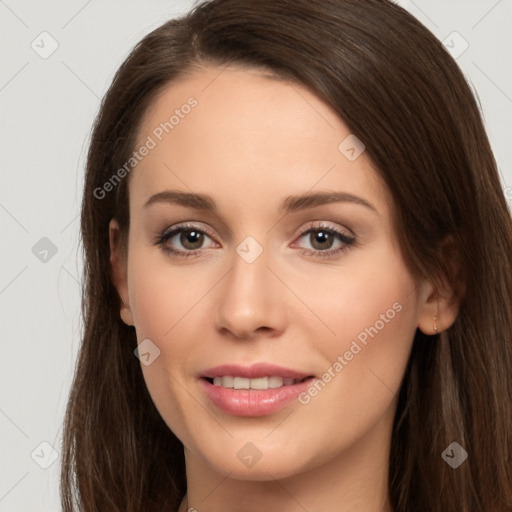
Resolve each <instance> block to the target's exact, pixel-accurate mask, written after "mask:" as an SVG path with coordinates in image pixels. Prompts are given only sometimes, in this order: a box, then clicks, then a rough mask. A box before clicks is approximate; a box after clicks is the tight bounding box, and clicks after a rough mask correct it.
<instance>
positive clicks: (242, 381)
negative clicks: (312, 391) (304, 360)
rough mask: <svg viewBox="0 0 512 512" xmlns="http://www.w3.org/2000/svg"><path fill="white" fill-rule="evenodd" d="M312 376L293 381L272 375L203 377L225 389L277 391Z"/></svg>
mask: <svg viewBox="0 0 512 512" xmlns="http://www.w3.org/2000/svg"><path fill="white" fill-rule="evenodd" d="M312 377H313V376H312V375H310V376H307V377H303V378H302V379H294V378H292V377H280V376H278V375H272V376H267V377H258V378H255V379H249V378H247V377H239V376H233V375H224V376H216V377H213V378H212V377H203V378H204V379H205V380H206V381H208V382H209V383H210V384H213V385H214V386H221V387H223V388H227V389H259V390H262V389H277V388H281V387H283V386H294V385H296V384H300V383H301V382H304V381H305V380H306V379H310V378H312Z"/></svg>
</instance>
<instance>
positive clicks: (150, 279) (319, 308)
mask: <svg viewBox="0 0 512 512" xmlns="http://www.w3.org/2000/svg"><path fill="white" fill-rule="evenodd" d="M221 70H222V68H216V67H204V68H201V69H199V70H197V71H195V72H194V73H193V74H191V75H190V76H188V77H187V78H182V79H181V80H180V81H179V82H175V83H172V84H171V85H169V86H168V87H167V88H166V89H165V90H164V91H163V93H162V94H160V95H159V97H158V98H157V99H156V101H155V102H154V103H153V104H152V106H151V108H150V109H149V110H148V112H147V113H146V116H145V118H144V120H143V123H142V125H141V129H140V131H139V134H138V141H139V144H137V147H139V146H140V145H141V144H142V143H143V142H144V141H145V140H146V138H147V136H148V135H151V133H152V131H153V130H154V129H155V127H157V126H158V125H159V124H160V123H161V122H163V121H165V120H167V119H169V115H170V113H172V110H174V109H175V108H179V107H180V106H181V105H183V104H184V103H186V101H187V99H188V98H189V97H191V96H193V97H194V98H196V99H197V101H198V105H197V106H196V107H195V108H194V109H192V111H191V112H190V114H188V115H187V116H185V117H184V118H183V119H181V120H180V123H179V124H178V125H177V126H175V128H174V129H173V131H172V132H171V133H170V134H168V135H166V136H165V137H164V138H163V140H162V141H161V142H159V143H158V144H157V146H156V147H155V148H154V149H152V150H151V151H150V153H149V154H148V155H147V156H146V157H145V158H144V159H143V160H142V161H141V162H140V163H139V164H138V165H137V166H136V168H135V169H134V170H133V171H132V173H131V174H130V177H129V179H130V183H129V197H130V199H129V201H130V218H131V221H130V229H129V240H128V258H127V260H125V259H123V257H122V253H121V251H120V249H119V245H118V242H117V240H118V236H117V235H118V225H117V222H116V221H115V219H113V220H112V221H111V224H110V240H111V263H112V269H113V275H114V279H115V284H116V287H117V290H118V292H119V295H120V297H121V299H122V301H123V303H124V304H125V307H123V309H122V310H121V317H122V319H123V321H124V322H125V323H126V324H128V325H133V326H134V328H135V330H136V334H137V340H138V343H141V342H142V341H143V340H145V339H150V340H151V341H152V343H154V344H155V345H156V346H157V347H158V348H159V350H160V356H159V357H158V358H156V359H155V360H154V361H153V362H152V363H151V364H150V365H148V366H145V365H142V364H141V368H142V372H143V376H144V379H145V382H146V384H147V386H148V390H149V392H150V394H151V397H152V399H153V401H154V403H155V405H156V407H157V409H158V411H159V412H160V414H161V416H162V418H163V419H164V421H165V422H166V424H167V425H168V426H169V428H170V429H171V430H172V431H173V432H174V433H175V434H176V435H177V437H178V438H179V439H180V440H181V441H182V442H183V444H184V447H185V458H186V472H187V483H188V496H187V498H188V502H186V501H185V500H184V502H183V503H182V506H181V510H197V511H199V512H202V511H208V512H217V511H222V512H230V511H233V512H234V511H237V512H239V511H240V510H244V511H245V512H252V511H261V510H266V509H267V510H280V511H281V512H292V511H293V512H295V511H303V510H304V509H305V510H308V511H319V510H322V511H326V512H329V511H337V512H339V511H351V512H354V511H365V512H371V511H379V512H380V511H383V510H391V508H390V505H389V500H388V495H387V483H388V482H387V472H388V457H389V451H390V440H391V430H392V424H393V418H394V414H395V410H396V405H397V392H398V390H399V387H400V384H401V381H402V378H403V375H404V371H405V368H406V364H407V361H408V358H409V354H410V350H411V346H412V341H413V338H414V334H415V331H416V329H417V328H420V329H421V330H422V331H423V332H425V333H427V334H433V332H434V327H433V325H434V317H437V320H436V322H437V327H438V332H441V331H442V330H444V329H447V328H448V327H449V326H450V325H451V324H452V323H453V321H454V320H455V317H456V314H457V306H456V305H455V304H454V303H453V301H452V300H451V295H450V293H451V292H450V290H442V291H440V290H438V293H436V291H435V290H434V287H433V285H432V284H431V282H430V281H429V280H427V279H423V280H418V279H415V278H414V277H413V276H412V274H411V273H410V272H409V270H408V269H407V267H406V265H405V263H404V260H403V257H402V255H401V252H400V249H399V244H398V237H397V233H396V232H395V229H394V226H393V225H392V220H391V219H392V208H393V203H392V201H391V198H390V196H389V194H388V192H387V189H386V187H385V185H384V183H383V182H382V181H381V179H380V178H379V176H378V174H377V172H376V170H375V169H374V167H373V165H372V162H371V161H370V159H369V157H368V156H367V154H366V153H365V152H363V153H362V154H361V155H360V156H359V157H358V158H357V159H356V160H355V161H349V160H348V159H347V158H346V157H345V156H344V155H343V154H342V153H341V152H340V151H339V149H338V146H339V144H340V142H341V141H343V140H344V139H345V138H346V137H347V136H348V135H349V134H350V130H349V129H348V128H347V126H346V125H345V124H344V123H343V121H342V120H341V119H340V118H339V117H338V116H337V115H336V113H335V112H334V111H333V110H332V109H331V108H330V107H329V106H328V105H327V104H326V103H324V102H323V101H322V100H321V99H320V98H318V97H317V96H316V95H314V94H313V93H312V92H310V91H309V90H308V89H306V88H304V87H302V86H300V85H298V84H291V83H286V82H284V81H279V80H275V79H270V78H268V77H266V76H264V75H263V74H262V73H261V72H260V71H257V70H248V69H242V68H237V67H229V68H224V69H223V71H222V72H221ZM219 73H220V74H219ZM206 86H207V87H206ZM166 189H172V190H180V191H184V192H195V193H204V194H208V195H210V196H211V197H212V198H213V199H214V201H215V202H216V203H217V205H218V211H217V213H215V214H213V213H211V212H205V211H201V210H195V209H192V208H190V207H186V206H182V205H176V204H171V203H166V204H164V203H155V204H153V205H152V206H150V207H144V204H145V202H146V201H147V200H148V198H149V197H151V196H152V195H153V194H156V193H158V192H161V191H163V190H166ZM319 191H322V192H326V191H343V192H346V193H349V194H353V195H354V196H358V197H360V198H363V199H364V200H366V201H368V202H369V203H371V204H372V205H373V206H374V208H375V210H376V211H373V210H372V209H370V208H368V207H366V206H363V205H361V204H356V203H350V202H336V203H331V204H324V205H320V206H315V207H314V208H309V209H305V210H301V211H296V212H291V213H288V214H286V215H283V214H281V213H279V211H278V208H279V205H280V204H281V202H282V201H283V200H284V199H285V198H286V197H288V196H290V195H293V194H301V193H305V192H319ZM182 222H191V223H193V224H194V227H197V229H205V228H206V229H208V230H209V231H210V232H211V233H212V234H213V236H212V237H210V236H209V235H205V236H204V239H203V242H202V245H201V241H199V242H195V245H194V244H192V245H189V246H185V245H183V238H182V239H181V242H180V236H179V234H178V235H175V236H174V237H173V238H172V241H171V240H168V241H167V242H165V244H166V245H167V246H168V247H173V248H175V249H179V250H182V251H186V250H187V249H188V250H189V251H192V252H195V254H196V256H190V257H188V258H183V257H176V256H173V255H170V254H167V253H165V252H164V251H163V250H162V246H161V245H155V244H154V240H155V238H156V237H158V235H160V234H161V233H162V232H164V230H166V229H167V228H168V227H170V226H175V225H177V224H179V223H182ZM320 223H323V224H326V225H327V226H328V227H329V228H332V229H335V230H338V231H340V232H342V233H344V234H346V235H350V236H355V238H356V242H355V244H353V245H351V246H349V247H348V248H347V249H346V250H345V251H342V252H341V253H338V254H334V255H332V256H330V257H324V258H320V257H318V256H315V255H313V254H307V253H305V252H304V249H310V250H312V251H315V250H316V253H320V252H322V251H324V252H325V251H328V250H330V249H336V248H338V247H340V246H343V243H342V242H341V241H340V240H339V239H338V238H337V237H336V236H333V237H332V239H328V240H327V242H325V241H324V242H323V245H318V242H316V244H315V235H316V238H318V231H322V229H321V228H319V229H317V231H316V232H313V233H310V234H306V235H302V236H300V235H301V232H302V231H304V230H306V228H310V227H317V226H318V224H320ZM185 234H187V233H185ZM247 236H251V237H253V238H254V239H255V240H257V242H258V243H259V244H260V246H261V247H262V248H263V252H262V253H261V255H260V256H259V257H257V258H256V259H255V261H253V262H252V263H247V262H246V261H245V260H244V259H243V258H242V257H240V256H239V254H238V253H237V251H236V248H237V246H239V244H240V243H241V242H242V241H243V240H244V239H245V238H246V237H247ZM185 243H186V240H185ZM441 292H442V293H441ZM395 303H399V304H400V306H401V310H400V312H399V313H397V314H396V316H394V318H393V319H391V320H389V321H388V322H387V323H385V326H384V327H383V328H382V329H380V330H379V332H378V334H377V335H375V337H374V338H369V340H368V343H367V345H366V346H363V348H362V350H361V351H360V352H358V353H357V355H355V356H354V357H353V359H352V360H350V361H349V362H348V364H347V365H346V366H344V368H343V370H342V371H340V372H339V373H336V376H335V377H334V378H332V380H331V381H330V382H329V383H328V384H327V385H326V386H325V387H324V388H323V389H322V390H321V392H319V393H318V394H317V395H316V396H314V397H312V398H311V400H310V401H309V403H307V404H305V405H304V404H301V403H300V402H299V401H297V400H295V401H293V402H292V403H291V404H289V405H287V406H286V407H285V408H284V409H282V410H280V411H277V412H275V413H272V414H269V415H266V416H260V417H239V416H233V415H230V414H227V413H225V412H222V411H220V410H219V409H217V408H216V407H215V406H214V405H213V404H212V403H211V402H210V401H209V399H208V398H207V397H206V395H205V394H204V393H203V392H202V389H201V386H200V385H199V381H198V374H199V373H200V372H201V371H203V370H205V369H207V368H210V367H212V366H216V365H219V364H224V363H239V364H242V365H246V364H251V363H254V362H270V363H274V364H279V365H282V366H286V367H289V368H293V369H296V370H299V371H302V372H304V373H306V374H309V375H315V376H317V377H319V376H320V377H321V376H322V374H324V373H325V372H326V371H327V370H328V369H329V368H332V366H333V363H334V362H335V361H336V360H337V358H338V356H339V355H343V354H344V353H345V352H346V351H347V350H349V348H350V346H351V343H352V342H353V340H354V339H356V337H357V336H358V334H360V333H361V332H362V331H364V329H365V328H368V327H370V326H374V325H375V324H376V321H377V320H379V318H381V316H380V315H382V314H384V313H385V312H386V311H387V310H389V309H390V308H392V305H393V304H395ZM331 371H332V370H331ZM247 442H251V443H253V444H254V445H255V446H256V447H257V449H258V450H259V452H260V453H261V458H260V460H259V461H258V462H257V463H256V464H255V465H254V466H252V467H247V466H246V465H245V464H243V463H242V462H241V460H240V459H239V458H238V457H237V452H238V451H239V450H240V449H241V448H242V447H243V446H244V445H245V444H246V443H247ZM186 507H188V508H186Z"/></svg>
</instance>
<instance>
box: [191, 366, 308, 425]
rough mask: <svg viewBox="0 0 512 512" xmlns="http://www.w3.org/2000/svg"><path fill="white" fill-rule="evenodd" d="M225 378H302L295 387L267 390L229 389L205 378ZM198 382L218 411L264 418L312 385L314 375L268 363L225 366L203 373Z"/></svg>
mask: <svg viewBox="0 0 512 512" xmlns="http://www.w3.org/2000/svg"><path fill="white" fill-rule="evenodd" d="M226 375H231V376H237V377H245V378H248V379H257V378H259V377H272V376H278V377H283V378H293V379H305V380H303V381H302V382H299V383H297V384H292V385H289V386H281V387H279V388H274V389H272V388H269V389H233V388H224V387H222V386H216V385H214V384H213V383H211V382H210V381H208V380H206V379H207V378H209V379H213V378H214V377H224V376H226ZM200 377H201V378H200V379H199V383H200V385H201V387H202V389H203V391H204V393H205V394H206V396H207V397H208V399H209V400H210V401H211V402H212V403H213V405H215V406H216V407H217V408H218V409H220V410H221V411H223V412H225V413H228V414H231V415H234V416H265V415H267V414H272V413H273V412H276V411H279V410H280V409H282V408H284V407H285V406H287V405H288V404H290V403H291V402H293V401H294V400H295V399H296V398H297V397H298V396H299V395H300V393H302V392H303V391H305V390H306V389H307V388H308V387H309V386H310V385H311V383H312V382H313V380H314V378H315V377H314V376H312V375H311V374H307V373H302V372H299V371H297V370H292V369H291V368H285V367H283V366H276V365H273V364H268V363H256V364H253V365H251V366H240V365H235V364H225V365H221V366H216V367H214V368H210V369H208V370H206V371H204V372H203V373H202V374H201V375H200Z"/></svg>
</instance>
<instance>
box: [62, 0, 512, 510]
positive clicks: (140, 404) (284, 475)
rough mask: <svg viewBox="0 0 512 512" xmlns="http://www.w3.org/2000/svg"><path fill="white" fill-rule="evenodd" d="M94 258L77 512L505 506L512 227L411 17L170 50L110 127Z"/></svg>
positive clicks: (144, 50)
mask: <svg viewBox="0 0 512 512" xmlns="http://www.w3.org/2000/svg"><path fill="white" fill-rule="evenodd" d="M82 237H83V243H84V249H85V277H86V283H87V284H86V288H85V290H84V296H83V314H84V325H85V330H84V334H83V343H82V347H81V351H80V356H79V360H78V365H77V371H76V375H75V380H74V382H73V386H72V390H71V395H70V399H69V404H68V409H67V412H66V421H65V437H64V446H63V468H62V490H61V491H62V502H63V506H64V510H65V511H72V510H78V508H80V510H84V511H93V510H95V511H96V510H101V511H102V512H103V511H107V510H112V511H114V510H116V511H117V510H119V511H120V510H123V511H139V510H144V511H153V510H154V511H158V512H160V511H163V510H180V511H185V510H189V511H192V510H197V511H199V512H202V511H208V512H215V511H220V510H222V511H224V512H225V511H235V510H236V511H241V510H243V511H253V510H262V509H265V508H266V509H268V510H280V511H295V510H308V511H317V510H318V511H320V510H321V511H330V510H336V511H340V510H350V511H354V510H361V511H362V510H364V511H383V510H386V511H394V512H399V511H403V512H405V511H410V510H422V511H435V512H441V511H443V512H450V511H453V512H455V511H465V512H466V511H467V512H474V511H490V510H493V511H500V512H502V511H508V510H512V474H511V466H512V464H511V463H512V451H511V448H512V427H511V425H512V413H511V399H512V380H511V377H510V369H511V367H512V343H511V341H512V319H511V305H512V299H511V290H512V222H511V217H510V213H509V211H508V209H507V204H506V201H505V198H504V194H503V191H502V189H501V187H500V182H499V178H498V173H497V170H496V163H495V160H494V158H493V155H492V152H491V148H490V145H489V141H488V138H487V136H486V133H485V131H484V127H483V123H482V119H481V115H480V113H479V110H478V108H477V104H476V102H475V99H474V97H473V95H472V93H471V91H470V89H469V87H468V85H467V84H466V81H465V79H464V76H463V75H462V73H461V71H460V70H459V68H458V67H457V65H456V63H455V62H454V60H453V59H452V58H451V57H450V55H449V54H448V53H447V52H446V51H445V50H444V48H443V46H442V44H441V43H440V42H439V41H438V40H437V39H436V38H435V37H434V36H433V35H432V34H431V33H430V32H429V31H428V30H427V29H426V28H425V27H423V26H422V25H421V24H420V23H419V22H418V21H417V20H416V19H415V18H414V17H412V16H411V15H409V14H408V13H407V12H406V11H404V10H403V9H401V8H400V7H398V6H396V5H395V4H393V3H391V2H388V1H384V0H365V1H361V0H327V1H323V2H310V1H307V0H298V1H296V2H286V1H285V0H283V1H275V0H257V1H256V0H254V1H253V0H250V1H247V0H243V1H241V0H213V1H210V2H204V3H202V4H200V5H198V6H197V7H195V8H194V9H193V10H192V11H191V12H190V13H189V14H188V15H186V16H183V17H182V18H180V19H175V20H170V21H169V22H167V23H165V24H164V25H162V26H161V27H160V28H158V29H156V30H154V31H153V32H152V33H151V34H149V35H148V36H146V37H145V38H144V39H143V40H142V41H141V42H140V43H139V44H138V45H137V46H136V48H135V49H134V50H133V51H132V53H131V54H130V56H129V57H128V58H127V59H126V61H125V62H124V63H123V65H122V66H121V68H120V69H119V71H118V72H117V74H116V76H115V78H114V81H113V83H112V85H111V87H110V89H109V91H108V93H107V95H106V97H105V99H104V101H103V103H102V106H101V110H100V113H99V115H98V118H97V120H96V123H95V126H94V132H93V135H92V140H91V144H90V150H89V155H88V164H87V172H86V180H85V188H84V198H83V208H82ZM75 491H76V492H75ZM75 495H76V497H74V496H75ZM74 501H76V508H75V505H74Z"/></svg>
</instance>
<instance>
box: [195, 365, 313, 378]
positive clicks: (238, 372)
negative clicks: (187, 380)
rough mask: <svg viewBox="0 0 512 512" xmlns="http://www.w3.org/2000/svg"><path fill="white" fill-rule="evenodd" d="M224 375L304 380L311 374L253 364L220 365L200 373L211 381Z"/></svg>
mask: <svg viewBox="0 0 512 512" xmlns="http://www.w3.org/2000/svg"><path fill="white" fill-rule="evenodd" d="M225 375H229V376H233V377H245V378H247V379H257V378H259V377H272V376H278V377H283V378H288V379H304V378H305V377H310V376H311V374H308V373H303V372H299V371H297V370H293V369H291V368H285V367H284V366H277V365H275V364H269V363H255V364H252V365H250V366H241V365H238V364H222V365H220V366H215V367H214V368H209V369H208V370H205V371H204V372H202V373H201V377H207V378H210V379H213V378H214V377H224V376H225Z"/></svg>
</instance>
